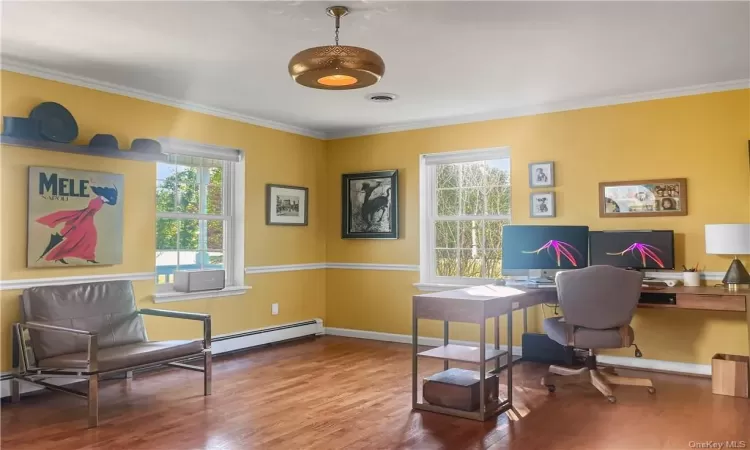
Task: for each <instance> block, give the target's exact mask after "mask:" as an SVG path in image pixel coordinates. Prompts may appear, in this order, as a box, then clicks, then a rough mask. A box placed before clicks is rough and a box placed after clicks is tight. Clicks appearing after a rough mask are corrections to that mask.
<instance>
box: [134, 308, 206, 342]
mask: <svg viewBox="0 0 750 450" xmlns="http://www.w3.org/2000/svg"><path fill="white" fill-rule="evenodd" d="M138 313H139V314H143V315H147V316H161V317H171V318H173V319H188V320H200V321H201V322H203V348H204V349H206V350H209V349H210V348H211V314H201V313H190V312H182V311H169V310H166V309H151V308H146V309H140V310H138Z"/></svg>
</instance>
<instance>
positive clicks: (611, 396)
mask: <svg viewBox="0 0 750 450" xmlns="http://www.w3.org/2000/svg"><path fill="white" fill-rule="evenodd" d="M607 400H608V401H609V402H610V403H617V398H616V397H615V396H614V395H608V396H607Z"/></svg>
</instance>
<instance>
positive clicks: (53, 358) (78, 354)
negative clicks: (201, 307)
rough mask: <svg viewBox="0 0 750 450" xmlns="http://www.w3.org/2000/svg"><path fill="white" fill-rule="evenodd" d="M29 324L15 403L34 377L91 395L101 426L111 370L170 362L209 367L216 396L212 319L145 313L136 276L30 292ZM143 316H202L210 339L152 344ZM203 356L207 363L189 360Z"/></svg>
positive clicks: (23, 327) (207, 387)
mask: <svg viewBox="0 0 750 450" xmlns="http://www.w3.org/2000/svg"><path fill="white" fill-rule="evenodd" d="M21 306H22V308H21V310H22V321H21V322H19V323H16V324H14V325H13V341H14V347H13V348H14V355H13V356H14V358H13V359H14V373H13V375H14V378H13V380H12V382H11V390H12V393H11V395H12V400H13V401H19V400H20V383H21V382H22V381H23V382H28V383H32V384H36V385H38V386H42V387H45V388H48V389H53V390H58V391H62V392H65V393H68V394H73V395H76V396H79V397H82V398H86V399H87V400H88V406H89V414H88V420H89V427H96V426H98V424H99V395H98V390H99V379H100V378H101V377H102V376H105V375H111V374H117V373H125V374H126V376H127V377H128V378H132V373H133V371H134V370H139V369H146V368H150V367H155V366H161V365H168V366H173V367H179V368H183V369H189V370H196V371H200V372H203V375H204V392H203V394H204V395H210V394H211V316H210V315H208V314H198V313H186V312H178V311H166V310H160V309H142V310H138V309H137V308H136V305H135V297H134V295H133V287H132V284H131V283H130V282H129V281H109V282H103V283H85V284H76V285H67V286H44V287H36V288H30V289H26V290H24V292H23V294H22V295H21ZM143 315H153V316H161V317H170V318H175V319H184V320H197V321H201V322H202V323H203V339H202V340H170V341H155V342H154V341H149V340H148V338H147V336H146V329H145V326H144V324H143V318H142V316H143ZM199 358H200V359H203V366H202V367H201V366H196V365H191V364H185V363H186V362H188V361H191V360H195V359H199ZM51 375H54V376H55V377H56V378H60V377H69V378H72V379H80V378H85V379H87V380H88V392H79V391H76V390H74V389H71V388H68V387H65V386H57V385H54V384H50V383H48V382H46V381H45V379H47V378H50V376H51Z"/></svg>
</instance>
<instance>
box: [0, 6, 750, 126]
mask: <svg viewBox="0 0 750 450" xmlns="http://www.w3.org/2000/svg"><path fill="white" fill-rule="evenodd" d="M332 1H333V0H332ZM333 3H336V2H335V1H333ZM333 3H332V2H326V3H321V2H316V1H297V2H276V1H263V2H231V3H224V2H125V1H122V2H97V3H90V2H9V1H3V2H2V23H1V25H2V47H1V48H0V50H1V51H2V57H3V64H4V65H5V66H6V67H8V68H10V69H11V70H21V71H23V70H26V71H29V69H28V68H29V67H32V66H36V69H35V70H36V71H37V72H39V71H40V70H42V69H44V70H48V71H53V72H51V73H53V74H55V75H57V76H62V75H61V73H62V74H67V75H69V76H72V77H73V78H71V79H73V80H75V79H78V80H79V81H80V80H81V79H87V80H88V82H89V84H94V85H97V83H98V85H100V86H104V87H105V88H108V87H112V85H116V86H119V87H122V88H126V90H129V91H131V92H136V93H137V94H139V95H141V96H146V97H148V96H149V95H150V94H153V95H154V96H155V98H156V99H157V100H160V101H164V102H166V103H169V102H172V103H175V102H176V103H181V104H185V103H187V104H190V105H201V107H203V108H204V109H210V110H212V111H214V112H218V113H219V114H220V115H221V114H223V115H228V116H233V117H237V116H240V117H241V118H243V119H245V120H247V121H250V122H253V121H255V122H258V123H265V124H270V125H271V126H274V127H277V128H282V129H283V128H288V129H292V130H294V131H297V132H301V133H303V134H311V135H317V136H327V137H332V136H341V135H351V134H364V133H367V132H374V131H377V130H384V129H399V128H407V127H410V126H411V127H416V126H420V125H424V124H428V123H448V122H459V121H467V120H471V119H472V118H488V117H493V116H502V115H504V114H505V115H507V114H506V113H512V112H513V111H529V110H533V108H534V107H538V106H539V105H555V104H558V105H564V104H585V103H586V102H589V103H591V102H594V103H595V102H596V99H601V98H605V97H606V98H611V97H618V96H628V95H634V94H641V93H649V92H653V91H662V90H671V89H683V88H687V87H694V86H696V85H705V84H715V83H719V84H720V85H721V86H728V85H732V86H734V85H735V84H737V82H738V80H747V79H748V78H749V77H750V31H749V30H750V21H749V19H750V3H748V2H659V3H656V2H528V1H527V2H515V3H512V2H466V1H453V2H436V1H431V2H427V1H423V2H397V1H383V2H380V1H360V2H350V1H344V2H340V3H342V4H344V5H347V6H349V7H350V8H351V9H352V13H351V14H350V15H349V16H347V17H345V18H344V19H343V21H342V29H341V43H342V44H349V45H357V46H362V47H367V48H369V49H371V50H374V51H376V52H378V53H379V54H380V55H381V56H382V57H383V59H384V60H385V63H386V73H385V76H384V77H383V79H382V80H381V82H380V83H378V84H377V85H375V86H373V87H371V88H368V89H362V90H355V91H337V92H330V91H319V90H314V89H309V88H304V87H301V86H298V85H296V84H295V83H294V82H293V81H292V80H291V79H290V78H289V76H288V74H287V63H288V61H289V58H290V57H291V56H292V55H293V54H295V53H296V52H297V51H299V50H302V49H304V48H307V47H311V46H317V45H325V44H329V43H331V42H332V34H333V33H332V28H333V21H332V19H331V18H330V17H328V16H326V15H325V11H324V10H325V7H326V6H329V5H331V4H333ZM19 68H21V69H19ZM32 72H33V71H32ZM48 74H49V72H48ZM92 80H95V81H92ZM727 82H730V83H727ZM721 83H723V84H721ZM117 89H119V88H117ZM708 89H709V90H710V88H708ZM372 92H393V93H395V94H398V95H399V96H400V98H399V100H397V101H396V102H393V103H390V104H374V103H371V102H368V101H366V100H365V99H364V96H365V95H366V94H367V93H372Z"/></svg>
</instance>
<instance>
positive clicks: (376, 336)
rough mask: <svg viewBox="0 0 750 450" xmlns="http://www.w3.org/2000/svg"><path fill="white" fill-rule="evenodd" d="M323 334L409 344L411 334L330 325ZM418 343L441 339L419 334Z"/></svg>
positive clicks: (431, 344)
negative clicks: (332, 326)
mask: <svg viewBox="0 0 750 450" xmlns="http://www.w3.org/2000/svg"><path fill="white" fill-rule="evenodd" d="M325 334H327V335H329V336H343V337H351V338H357V339H370V340H374V341H385V342H399V343H401V344H411V336H409V335H407V334H393V333H381V332H379V331H365V330H350V329H348V328H331V327H326V329H325ZM449 342H450V343H451V344H457V345H471V346H477V345H479V342H473V341H459V340H455V339H451V340H450V341H449ZM419 345H426V346H429V347H438V346H440V345H443V339H442V338H434V337H427V336H419ZM488 345H489V344H488ZM500 348H502V349H506V350H507V348H508V347H507V346H506V345H501V346H500ZM513 354H514V355H519V356H520V355H521V347H520V346H515V345H514V346H513Z"/></svg>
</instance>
